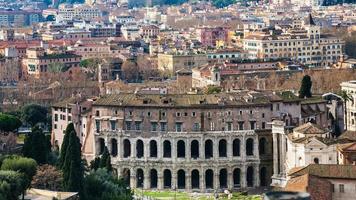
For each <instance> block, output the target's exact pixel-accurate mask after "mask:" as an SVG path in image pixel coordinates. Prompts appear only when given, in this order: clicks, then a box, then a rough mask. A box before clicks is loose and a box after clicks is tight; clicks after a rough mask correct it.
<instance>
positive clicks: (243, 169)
mask: <svg viewBox="0 0 356 200" xmlns="http://www.w3.org/2000/svg"><path fill="white" fill-rule="evenodd" d="M240 181H241V188H246V187H247V182H246V165H242V166H241V180H240Z"/></svg>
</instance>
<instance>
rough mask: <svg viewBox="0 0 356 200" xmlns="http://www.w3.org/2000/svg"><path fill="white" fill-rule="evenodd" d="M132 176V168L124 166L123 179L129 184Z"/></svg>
mask: <svg viewBox="0 0 356 200" xmlns="http://www.w3.org/2000/svg"><path fill="white" fill-rule="evenodd" d="M130 176H131V173H130V169H128V168H124V169H123V170H122V179H123V180H124V182H125V183H126V185H128V186H129V185H130Z"/></svg>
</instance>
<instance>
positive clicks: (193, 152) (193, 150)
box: [190, 140, 199, 159]
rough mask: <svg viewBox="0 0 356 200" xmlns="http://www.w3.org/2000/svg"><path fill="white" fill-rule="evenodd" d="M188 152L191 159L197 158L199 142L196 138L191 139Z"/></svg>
mask: <svg viewBox="0 0 356 200" xmlns="http://www.w3.org/2000/svg"><path fill="white" fill-rule="evenodd" d="M190 153H191V157H192V158H193V159H196V158H199V142H198V140H193V141H192V142H191V144H190Z"/></svg>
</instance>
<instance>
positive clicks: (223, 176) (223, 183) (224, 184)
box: [219, 169, 227, 188]
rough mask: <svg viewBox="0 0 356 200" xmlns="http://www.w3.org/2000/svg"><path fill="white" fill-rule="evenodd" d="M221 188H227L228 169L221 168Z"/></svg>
mask: <svg viewBox="0 0 356 200" xmlns="http://www.w3.org/2000/svg"><path fill="white" fill-rule="evenodd" d="M219 183H220V188H227V170H226V169H221V170H220V173H219Z"/></svg>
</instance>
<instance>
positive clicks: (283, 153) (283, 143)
mask: <svg viewBox="0 0 356 200" xmlns="http://www.w3.org/2000/svg"><path fill="white" fill-rule="evenodd" d="M279 138H280V143H281V146H280V147H281V153H280V154H281V159H280V162H279V163H280V169H281V174H282V175H283V176H285V174H286V170H285V165H284V162H285V160H286V159H285V158H286V139H285V137H284V135H283V134H279Z"/></svg>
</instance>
